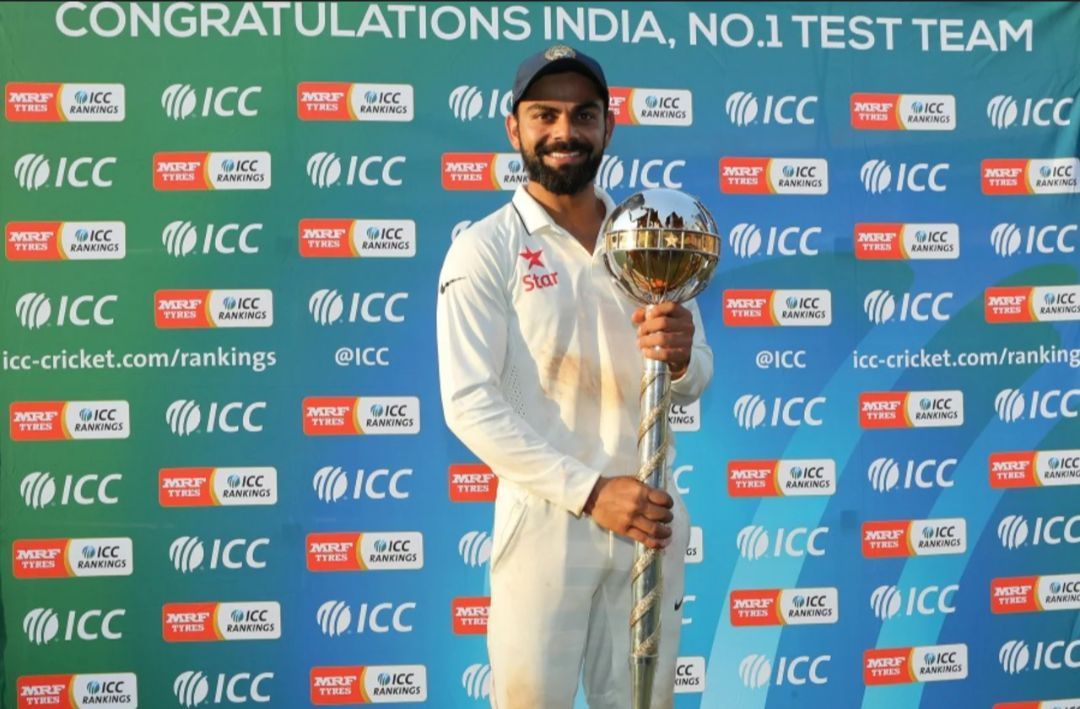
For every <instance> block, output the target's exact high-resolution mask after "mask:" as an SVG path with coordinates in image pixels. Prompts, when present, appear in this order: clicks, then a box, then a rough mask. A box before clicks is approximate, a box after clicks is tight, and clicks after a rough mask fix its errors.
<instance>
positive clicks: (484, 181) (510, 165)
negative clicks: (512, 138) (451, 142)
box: [442, 153, 529, 190]
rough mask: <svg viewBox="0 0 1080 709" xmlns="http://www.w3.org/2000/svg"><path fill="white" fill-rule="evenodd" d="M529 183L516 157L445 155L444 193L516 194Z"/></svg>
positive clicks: (476, 154)
mask: <svg viewBox="0 0 1080 709" xmlns="http://www.w3.org/2000/svg"><path fill="white" fill-rule="evenodd" d="M528 181H529V176H528V174H527V173H526V172H525V164H524V163H523V162H522V160H521V156H520V155H518V154H517V153H443V155H442V186H443V189H444V190H513V189H516V188H517V186H518V185H524V184H525V183H526V182H528Z"/></svg>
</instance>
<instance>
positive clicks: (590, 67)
mask: <svg viewBox="0 0 1080 709" xmlns="http://www.w3.org/2000/svg"><path fill="white" fill-rule="evenodd" d="M561 71H574V72H577V73H578V74H581V75H583V76H585V77H588V78H589V79H592V81H593V83H595V84H596V88H597V89H599V90H600V95H601V98H603V100H604V109H605V110H606V109H607V105H608V85H607V79H606V78H605V77H604V70H603V69H601V68H600V64H599V63H598V62H597V61H596V60H595V59H593V58H592V57H590V56H588V55H586V54H582V53H581V52H579V51H577V50H576V49H573V48H572V47H567V46H566V45H565V44H556V45H553V46H551V47H548V48H547V49H545V50H544V51H542V52H537V53H536V54H534V55H532V56H531V57H528V58H526V59H525V61H523V62H521V64H520V66H518V70H517V75H516V76H515V77H514V90H513V103H512V104H511V110H514V109H516V108H517V105H518V103H520V101H521V99H522V97H523V96H525V92H526V91H528V90H529V87H530V86H532V84H533V82H534V81H536V80H537V79H539V78H540V77H542V76H545V75H547V74H556V73H558V72H561Z"/></svg>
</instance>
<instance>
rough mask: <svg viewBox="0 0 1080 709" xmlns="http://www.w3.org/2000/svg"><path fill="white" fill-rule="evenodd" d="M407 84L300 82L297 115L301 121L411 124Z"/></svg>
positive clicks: (411, 101) (297, 94)
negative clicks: (403, 122) (404, 122)
mask: <svg viewBox="0 0 1080 709" xmlns="http://www.w3.org/2000/svg"><path fill="white" fill-rule="evenodd" d="M413 105H414V101H413V87H412V86H411V85H410V84H353V83H348V82H343V81H301V82H300V83H299V84H297V86H296V115H297V117H298V118H299V119H300V120H302V121H394V122H401V121H411V120H412V119H413V114H414V110H413Z"/></svg>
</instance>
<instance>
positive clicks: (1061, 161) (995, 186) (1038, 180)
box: [981, 157, 1080, 195]
mask: <svg viewBox="0 0 1080 709" xmlns="http://www.w3.org/2000/svg"><path fill="white" fill-rule="evenodd" d="M981 173H982V191H983V194H986V195H1032V194H1074V193H1076V192H1080V158H1074V157H1068V158H1064V157H1063V158H1047V159H1028V158H990V159H987V160H983V161H982V165H981Z"/></svg>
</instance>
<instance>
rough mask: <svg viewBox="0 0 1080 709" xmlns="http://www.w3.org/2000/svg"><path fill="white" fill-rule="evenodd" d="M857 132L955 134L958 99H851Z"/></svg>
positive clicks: (933, 96)
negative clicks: (905, 131) (906, 131)
mask: <svg viewBox="0 0 1080 709" xmlns="http://www.w3.org/2000/svg"><path fill="white" fill-rule="evenodd" d="M851 127H852V128H854V129H856V130H955V129H956V97H955V96H952V95H950V94H873V93H857V94H852V95H851Z"/></svg>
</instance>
